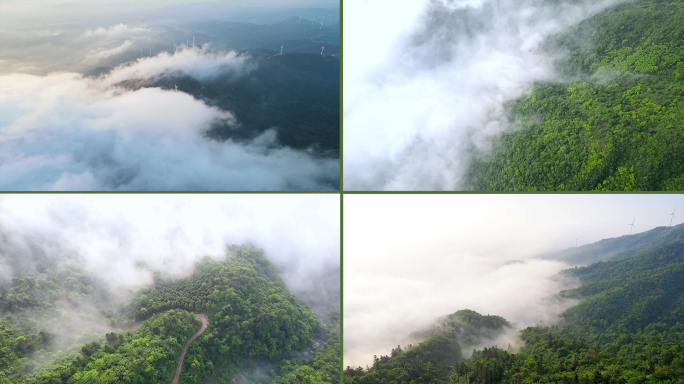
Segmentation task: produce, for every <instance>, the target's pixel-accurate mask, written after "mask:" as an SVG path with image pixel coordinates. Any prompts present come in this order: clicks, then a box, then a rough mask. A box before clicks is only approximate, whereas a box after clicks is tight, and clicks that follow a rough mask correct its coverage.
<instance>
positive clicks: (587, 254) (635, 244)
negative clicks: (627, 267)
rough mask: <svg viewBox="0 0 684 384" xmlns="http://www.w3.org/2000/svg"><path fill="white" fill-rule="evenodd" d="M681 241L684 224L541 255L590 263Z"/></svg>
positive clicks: (569, 261) (620, 257)
mask: <svg viewBox="0 0 684 384" xmlns="http://www.w3.org/2000/svg"><path fill="white" fill-rule="evenodd" d="M679 241H684V224H679V225H675V226H673V227H657V228H653V229H651V230H649V231H646V232H641V233H636V234H634V235H625V236H620V237H615V238H611V239H603V240H601V241H598V242H596V243H592V244H587V245H583V246H580V247H576V248H568V249H566V250H563V251H560V252H555V253H551V254H545V255H542V256H541V257H542V258H546V259H554V260H560V261H564V262H566V263H568V264H571V265H573V264H575V265H589V264H593V263H597V262H599V261H606V260H609V259H622V258H626V257H629V256H633V255H636V254H639V253H643V252H646V251H648V250H650V249H654V248H658V247H660V246H663V245H665V244H671V243H676V242H679Z"/></svg>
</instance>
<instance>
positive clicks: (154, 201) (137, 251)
mask: <svg viewBox="0 0 684 384" xmlns="http://www.w3.org/2000/svg"><path fill="white" fill-rule="evenodd" d="M339 199H340V197H339V195H330V194H318V195H306V196H304V195H293V194H285V195H272V194H269V195H247V194H242V195H225V194H217V195H202V196H201V197H199V195H192V194H181V195H168V194H167V195H150V194H144V195H139V194H134V195H120V194H119V195H23V196H22V195H3V196H0V213H1V214H0V227H1V228H2V231H3V232H2V233H3V235H4V236H5V241H6V242H8V243H9V244H11V245H12V249H13V250H14V251H13V252H14V254H13V255H11V256H13V257H14V258H19V259H20V260H22V261H23V262H25V263H27V262H29V261H30V260H34V259H36V258H37V257H47V258H49V259H52V260H58V261H61V262H67V263H69V262H70V263H77V266H78V267H79V268H82V269H84V270H85V271H86V272H87V273H88V274H89V275H90V276H91V277H94V278H97V279H98V281H101V282H104V283H106V285H107V286H108V287H110V288H111V290H112V291H113V292H119V291H121V292H129V291H133V290H135V289H138V288H141V287H144V286H147V285H149V284H151V282H152V274H153V273H155V272H157V273H160V274H161V275H162V276H164V277H166V278H171V279H176V278H181V277H185V276H188V275H189V274H191V273H192V270H193V266H194V264H195V263H196V262H197V261H198V260H200V259H201V258H202V257H204V256H210V257H212V258H214V259H223V258H224V257H225V254H226V247H227V246H229V245H234V244H237V245H240V244H246V243H251V244H253V245H255V246H257V247H259V248H261V249H263V250H264V251H265V254H266V256H267V258H268V259H269V260H271V261H272V262H273V263H274V264H275V265H276V266H277V267H278V268H279V269H280V270H281V272H282V276H283V278H284V279H285V281H286V282H287V284H288V286H289V287H290V289H292V290H294V291H295V292H301V291H304V290H307V289H310V288H311V286H314V287H315V286H316V285H320V284H321V282H320V281H318V280H317V279H318V278H319V277H320V276H321V275H324V274H325V273H327V272H328V271H329V270H331V269H339V261H340V258H339V257H340V254H339V250H340V244H339V234H340V211H339V206H340V205H339V203H340V201H339ZM5 269H7V268H5ZM3 273H5V272H4V271H3Z"/></svg>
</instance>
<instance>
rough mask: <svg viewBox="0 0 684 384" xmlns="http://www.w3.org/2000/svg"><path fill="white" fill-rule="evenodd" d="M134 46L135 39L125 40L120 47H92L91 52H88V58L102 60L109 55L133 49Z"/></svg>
mask: <svg viewBox="0 0 684 384" xmlns="http://www.w3.org/2000/svg"><path fill="white" fill-rule="evenodd" d="M132 46H133V41H131V40H126V41H124V42H123V44H121V45H119V46H118V47H114V48H110V49H107V48H96V49H92V50H91V51H90V52H88V53H87V54H86V59H90V60H100V59H106V58H107V57H112V56H115V55H120V54H122V53H123V52H125V51H127V50H129V49H131V47H132Z"/></svg>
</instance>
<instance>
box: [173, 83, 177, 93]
mask: <svg viewBox="0 0 684 384" xmlns="http://www.w3.org/2000/svg"><path fill="white" fill-rule="evenodd" d="M173 85H174V86H175V87H176V92H178V86H177V85H176V83H174V84H173Z"/></svg>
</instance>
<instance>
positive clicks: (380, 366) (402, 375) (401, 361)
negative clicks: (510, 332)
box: [344, 310, 510, 384]
mask: <svg viewBox="0 0 684 384" xmlns="http://www.w3.org/2000/svg"><path fill="white" fill-rule="evenodd" d="M509 326H510V325H509V324H508V322H507V321H506V320H505V319H503V318H502V317H499V316H482V315H480V314H479V313H477V312H475V311H470V310H462V311H458V312H456V313H454V314H451V315H448V316H445V317H443V318H441V319H438V321H437V324H436V325H435V326H434V327H431V328H430V329H428V330H424V331H420V332H417V333H416V334H415V335H414V336H416V337H427V339H426V340H425V341H423V342H421V343H420V344H418V345H415V346H414V345H409V346H407V347H406V348H405V349H402V348H401V346H397V348H396V349H393V350H392V353H391V354H390V355H389V356H380V357H379V358H378V357H377V356H375V357H374V360H373V366H372V367H370V368H369V369H368V370H364V369H363V368H361V367H358V368H356V369H353V368H350V367H347V369H346V370H345V372H344V375H345V383H348V384H350V383H353V384H371V383H404V382H405V383H410V382H413V381H412V380H416V379H419V380H420V381H416V382H420V383H430V382H433V381H435V380H437V382H439V380H440V378H441V377H446V376H447V375H448V374H449V372H450V371H451V370H452V369H453V367H454V366H456V364H457V363H458V362H459V361H461V360H462V353H461V351H462V350H463V349H465V348H470V347H473V346H475V345H477V344H479V343H480V342H481V341H482V339H483V338H484V337H488V338H490V339H491V338H493V337H494V336H496V335H497V334H499V333H500V332H503V331H504V330H505V329H506V328H507V327H509Z"/></svg>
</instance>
